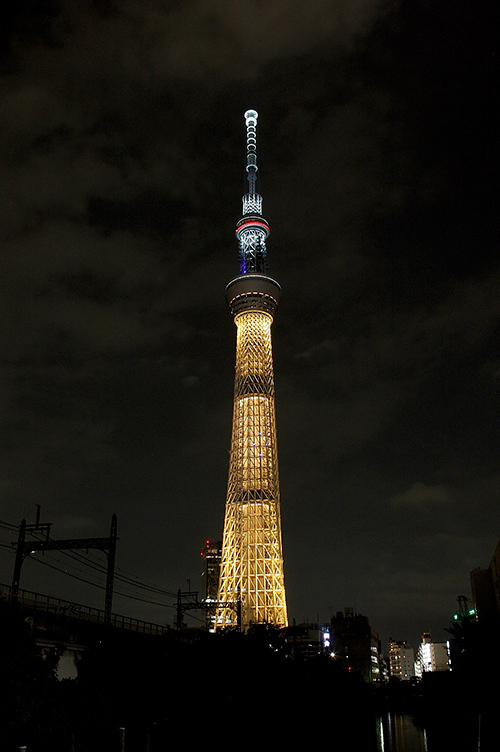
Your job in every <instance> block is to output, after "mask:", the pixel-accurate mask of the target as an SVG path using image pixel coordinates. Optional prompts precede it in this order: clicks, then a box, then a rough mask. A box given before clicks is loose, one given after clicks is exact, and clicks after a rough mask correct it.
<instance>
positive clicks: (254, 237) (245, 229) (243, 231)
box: [236, 110, 270, 274]
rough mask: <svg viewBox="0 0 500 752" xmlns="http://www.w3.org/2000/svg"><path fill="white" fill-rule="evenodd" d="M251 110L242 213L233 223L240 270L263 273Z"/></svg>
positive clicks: (264, 230)
mask: <svg viewBox="0 0 500 752" xmlns="http://www.w3.org/2000/svg"><path fill="white" fill-rule="evenodd" d="M258 117H259V115H258V113H257V112H256V111H255V110H247V111H246V112H245V123H246V126H247V166H246V170H247V179H248V193H246V194H245V195H244V196H243V216H242V218H241V219H240V221H239V222H238V224H237V225H236V237H237V238H238V245H239V256H240V273H241V274H255V273H256V274H266V273H267V250H266V239H267V238H268V237H269V233H270V229H269V225H268V223H267V222H266V220H265V219H264V217H263V216H262V196H261V195H259V194H258V193H256V191H255V183H256V180H257V170H258V167H257V118H258Z"/></svg>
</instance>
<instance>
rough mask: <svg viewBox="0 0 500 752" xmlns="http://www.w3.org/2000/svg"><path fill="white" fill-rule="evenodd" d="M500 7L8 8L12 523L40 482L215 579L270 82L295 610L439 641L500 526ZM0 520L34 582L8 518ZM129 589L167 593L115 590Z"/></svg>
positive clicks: (91, 519)
mask: <svg viewBox="0 0 500 752" xmlns="http://www.w3.org/2000/svg"><path fill="white" fill-rule="evenodd" d="M493 10H494V3H487V2H484V1H483V2H481V0H480V1H479V2H478V1H477V0H453V1H452V0H445V1H444V2H431V1H430V0H410V1H409V2H401V3H399V4H398V3H396V2H392V3H391V2H385V3H379V2H375V1H374V0H311V1H310V2H298V0H295V1H294V0H246V1H245V2H241V1H240V0H212V1H210V0H185V1H184V2H182V1H181V2H174V1H173V0H161V1H160V0H141V2H138V1H137V0H135V1H134V0H128V1H127V0H123V2H118V1H116V2H113V1H112V0H109V1H108V2H105V1H104V0H103V1H102V2H98V1H97V0H94V2H90V1H88V0H87V1H85V0H81V2H74V0H60V1H57V0H39V1H38V2H37V1H36V0H31V2H30V1H29V0H24V1H23V0H17V2H13V1H12V0H11V1H10V2H8V3H5V4H4V9H3V10H2V11H1V12H2V13H3V16H4V17H3V18H2V19H1V24H0V28H1V29H2V40H1V45H2V46H1V84H0V85H1V95H0V110H1V114H0V130H1V135H0V144H1V146H0V161H1V164H0V174H1V176H2V191H1V215H0V216H1V219H0V223H1V228H2V251H1V255H0V264H1V272H0V285H1V294H2V305H1V313H0V316H1V320H0V336H1V358H2V365H1V371H0V374H1V381H0V385H1V386H0V388H1V403H0V404H1V409H2V424H1V430H0V446H1V451H0V463H1V473H0V483H1V497H0V519H1V520H2V523H10V524H11V525H18V524H19V523H20V521H21V519H22V518H23V517H24V518H27V520H28V522H34V520H35V512H36V505H37V504H40V505H41V510H42V512H41V517H42V522H52V523H53V529H52V536H53V537H54V538H69V537H96V536H98V537H100V536H105V535H108V534H109V528H110V520H111V515H112V513H114V512H116V514H117V515H118V534H119V539H120V540H119V543H118V551H117V567H118V569H119V572H120V573H121V574H123V573H124V572H126V573H128V574H127V576H128V577H129V578H130V577H133V578H140V579H141V580H142V581H147V582H149V583H153V585H154V586H156V587H157V588H158V589H160V590H164V591H166V592H176V591H177V589H178V588H182V589H183V590H187V589H188V587H191V589H193V590H197V589H201V587H202V585H201V579H200V571H201V566H200V551H201V549H202V548H203V545H204V542H205V540H206V539H207V538H211V539H217V538H220V537H221V535H222V524H223V516H224V504H225V487H226V479H227V471H228V459H229V444H230V432H231V417H232V396H233V395H232V392H233V377H234V357H235V334H236V330H235V327H234V323H233V321H232V319H231V316H230V313H229V310H228V309H227V306H226V304H225V301H224V288H225V285H226V284H227V283H228V282H229V281H230V280H231V279H232V278H233V277H234V276H236V275H237V273H238V261H237V257H238V254H237V244H236V239H235V237H234V228H235V224H236V222H237V220H238V219H239V217H240V215H241V196H242V194H243V193H244V192H245V191H246V185H247V184H246V173H245V156H246V151H245V123H244V118H243V114H244V112H245V110H246V109H248V108H255V109H257V110H258V112H259V126H258V156H259V167H260V169H259V181H258V190H259V192H260V193H261V194H262V196H263V199H264V210H263V214H264V216H265V217H266V219H267V220H268V221H269V223H270V226H271V237H270V238H269V241H268V253H269V264H270V274H271V275H272V276H274V277H275V278H276V279H278V281H279V282H280V284H281V285H282V288H283V297H282V301H281V304H280V309H279V311H278V313H277V316H276V319H275V323H274V325H273V336H274V356H275V379H276V390H277V424H278V447H279V459H280V477H281V495H282V525H283V545H284V556H285V583H286V589H287V599H288V608H289V617H290V619H293V618H295V619H296V620H297V622H300V621H302V620H304V619H309V620H312V621H316V620H317V619H319V620H320V621H323V620H327V619H328V618H329V617H330V615H331V614H332V613H335V612H336V611H339V610H343V609H344V607H345V606H352V607H353V608H355V609H356V610H357V611H358V612H360V613H363V614H366V615H367V616H368V617H369V619H370V622H371V624H372V626H373V627H374V628H375V629H376V630H378V632H379V633H380V635H381V637H382V639H383V641H384V643H385V641H386V640H387V639H388V637H389V636H391V637H394V638H395V639H407V640H409V641H410V642H412V644H414V646H416V644H417V643H418V640H419V636H420V634H421V632H422V631H431V633H432V635H433V637H434V638H435V639H436V640H438V639H443V637H444V636H445V633H444V632H443V628H444V627H447V626H449V623H450V619H451V615H452V614H453V612H454V611H455V610H456V608H457V603H456V596H457V595H459V594H465V595H468V596H470V586H469V572H470V570H471V569H473V568H474V567H478V566H480V567H486V566H488V564H489V562H490V559H491V555H492V553H493V550H494V547H495V545H496V542H497V540H498V538H499V536H500V508H499V498H500V472H499V466H498V456H499V438H500V410H499V408H500V405H499V396H498V387H499V380H500V356H499V350H498V335H499V314H500V303H499V285H500V264H499V261H498V253H497V248H498V242H497V241H498V234H497V226H498V217H497V215H498V209H497V202H496V199H497V196H498V190H497V188H498V186H497V174H498V165H497V164H496V162H495V152H496V150H497V148H498V136H497V130H498V125H497V123H498V115H497V114H496V107H495V105H496V102H495V99H498V91H497V73H498V54H497V50H498V38H497V32H496V30H495V29H496V24H495V19H494V13H493ZM493 113H495V115H494V114H493ZM0 539H1V540H2V542H3V544H7V547H1V548H0V581H1V582H3V583H6V584H9V583H10V582H11V579H12V570H13V562H14V559H13V554H12V553H11V552H10V551H9V546H10V543H11V541H12V540H14V539H15V530H14V529H13V528H12V529H10V528H9V527H8V525H7V526H5V525H4V526H3V527H1V528H0ZM84 558H85V557H84ZM34 559H35V557H32V558H31V559H28V560H27V561H26V562H25V564H24V567H23V573H22V578H21V587H22V588H25V589H27V590H37V591H39V592H43V593H47V594H49V595H53V596H58V597H62V598H68V599H72V600H75V601H77V602H81V603H86V604H89V605H94V606H97V607H101V608H102V607H103V605H104V592H103V590H99V589H97V588H95V587H93V586H90V585H88V584H86V583H85V582H82V581H81V579H74V578H70V577H67V576H64V575H62V574H59V573H58V572H57V571H56V570H54V569H52V568H51V567H50V566H47V564H48V563H50V564H51V565H52V566H56V567H60V568H67V569H68V571H70V572H71V573H73V574H75V575H76V576H77V577H80V578H82V579H88V580H93V581H99V582H100V583H101V584H103V583H104V580H105V577H104V576H103V575H102V574H101V575H100V574H99V573H98V572H97V571H96V570H93V569H88V567H86V566H85V565H84V564H83V563H81V561H75V559H70V558H69V557H67V556H65V555H64V554H62V553H59V554H57V553H56V554H50V555H49V554H46V555H45V556H41V555H38V561H35V560H34ZM91 560H92V562H99V563H101V564H104V565H105V558H104V557H103V555H102V554H98V553H96V552H94V554H93V555H92V556H91ZM40 562H43V564H42V563H40ZM116 590H117V591H120V592H125V591H126V592H128V593H129V594H134V595H135V596H138V597H141V598H144V599H151V600H153V601H156V602H157V603H164V604H172V603H173V599H172V598H171V597H169V596H168V595H166V594H165V593H160V592H155V591H145V590H137V589H133V588H132V587H131V586H130V585H126V584H125V583H123V582H121V583H118V582H117V584H116ZM113 610H114V611H116V612H118V613H122V614H126V615H133V616H137V617H139V618H144V619H147V620H151V621H155V622H157V623H165V622H168V623H172V622H173V620H174V611H173V609H172V608H171V607H164V606H161V605H152V604H147V603H144V602H143V601H139V600H131V599H129V598H125V597H123V596H121V595H118V594H117V595H115V598H114V603H113ZM190 623H191V624H192V625H194V624H196V623H197V622H196V621H194V620H191V621H190ZM384 647H385V644H384Z"/></svg>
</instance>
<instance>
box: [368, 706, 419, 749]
mask: <svg viewBox="0 0 500 752" xmlns="http://www.w3.org/2000/svg"><path fill="white" fill-rule="evenodd" d="M377 752H429V750H428V746H427V738H426V733H425V731H424V730H422V729H419V728H417V727H416V726H415V725H414V724H413V721H412V719H411V717H410V716H409V715H397V714H395V713H387V714H386V715H384V716H381V717H380V718H377Z"/></svg>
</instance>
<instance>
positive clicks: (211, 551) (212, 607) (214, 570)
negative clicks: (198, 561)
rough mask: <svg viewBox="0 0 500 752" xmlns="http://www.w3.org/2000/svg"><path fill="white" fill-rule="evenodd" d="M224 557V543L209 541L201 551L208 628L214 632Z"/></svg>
mask: <svg viewBox="0 0 500 752" xmlns="http://www.w3.org/2000/svg"><path fill="white" fill-rule="evenodd" d="M221 555H222V541H211V540H207V542H206V543H205V548H204V549H203V550H202V551H201V557H202V561H203V570H202V572H201V577H202V580H203V583H204V591H205V593H204V601H205V612H206V623H207V628H208V629H211V630H213V628H214V625H215V612H216V609H217V595H218V588H219V577H220V560H221Z"/></svg>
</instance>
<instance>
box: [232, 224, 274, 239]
mask: <svg viewBox="0 0 500 752" xmlns="http://www.w3.org/2000/svg"><path fill="white" fill-rule="evenodd" d="M240 221H241V224H239V223H238V227H237V228H236V237H237V238H238V239H239V237H240V235H241V233H242V232H243V231H244V230H251V229H253V228H254V227H255V228H258V229H259V230H264V232H265V233H266V238H267V237H269V233H270V232H271V230H270V229H269V225H268V224H267V222H266V220H265V219H264V220H258V219H247V220H240Z"/></svg>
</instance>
